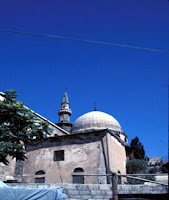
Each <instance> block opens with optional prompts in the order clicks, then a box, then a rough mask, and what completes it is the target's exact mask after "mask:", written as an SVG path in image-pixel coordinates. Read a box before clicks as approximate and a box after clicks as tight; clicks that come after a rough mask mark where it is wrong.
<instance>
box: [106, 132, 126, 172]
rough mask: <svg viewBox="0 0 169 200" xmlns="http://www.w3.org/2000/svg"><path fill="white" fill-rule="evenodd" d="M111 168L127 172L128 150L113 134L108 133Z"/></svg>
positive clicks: (114, 170) (115, 170)
mask: <svg viewBox="0 0 169 200" xmlns="http://www.w3.org/2000/svg"><path fill="white" fill-rule="evenodd" d="M107 136H108V145H109V157H110V169H111V170H112V171H113V172H118V171H120V173H121V174H126V151H125V147H124V146H123V145H122V144H121V143H120V142H119V141H118V140H117V139H116V138H115V137H113V136H112V135H110V134H108V135H107Z"/></svg>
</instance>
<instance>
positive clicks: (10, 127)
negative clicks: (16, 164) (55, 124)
mask: <svg viewBox="0 0 169 200" xmlns="http://www.w3.org/2000/svg"><path fill="white" fill-rule="evenodd" d="M16 97H17V94H16V92H15V91H14V90H8V91H6V92H5V95H4V99H3V100H0V162H2V163H4V164H6V165H7V164H8V160H7V156H11V157H12V158H16V159H17V160H24V159H25V158H26V150H25V144H27V143H30V142H31V141H32V140H34V139H35V138H37V139H44V138H46V137H47V135H46V133H48V132H49V131H50V129H49V127H48V124H47V123H46V122H44V121H42V120H40V119H39V118H38V117H37V116H36V115H35V113H34V112H33V111H31V110H29V109H28V108H26V107H25V106H24V104H23V103H21V102H19V101H17V100H16Z"/></svg>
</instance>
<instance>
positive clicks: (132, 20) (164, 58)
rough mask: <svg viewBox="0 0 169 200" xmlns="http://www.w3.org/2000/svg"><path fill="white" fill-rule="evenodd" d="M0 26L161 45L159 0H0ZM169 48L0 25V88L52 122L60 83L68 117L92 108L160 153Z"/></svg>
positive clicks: (163, 25) (167, 19)
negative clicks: (110, 44) (37, 35)
mask: <svg viewBox="0 0 169 200" xmlns="http://www.w3.org/2000/svg"><path fill="white" fill-rule="evenodd" d="M0 29H10V30H19V31H25V32H34V33H44V34H54V35H61V36H65V37H75V38H82V39H88V40H99V41H105V42H112V43H120V44H127V45H133V46H140V47H149V48H156V49H163V50H169V2H168V1H167V0H137V1H135V0H128V1H126V0H118V1H116V0H104V1H103V0H92V1H91V0H90V1H89V0H74V1H73V0H69V1H64V0H63V1H58V0H51V1H46V0H41V1H40V0H37V1H33V0H30V1H23V0H22V1H21V0H18V1H8V0H6V1H2V0H0ZM168 64H169V54H166V53H157V52H148V51H144V50H135V49H128V48H120V47H112V46H106V45H98V44H90V43H84V42H75V41H67V40H58V39H52V38H45V37H35V36H26V35H15V34H10V33H2V32H0V67H1V78H0V90H1V91H5V90H7V89H15V90H16V91H17V93H18V94H19V97H18V99H19V100H20V101H22V102H23V103H25V105H26V106H28V107H30V108H31V109H33V110H34V111H36V112H38V113H39V114H41V115H43V116H44V117H46V118H48V119H49V120H51V121H52V122H54V123H55V122H58V116H57V110H58V109H59V108H60V101H61V99H62V96H63V93H64V90H65V88H67V91H68V95H69V100H70V107H71V109H72V111H73V114H72V116H71V121H72V122H74V121H75V120H76V119H77V117H79V116H80V115H82V114H84V113H86V112H89V111H92V110H93V108H94V102H95V101H96V102H97V109H98V110H100V111H103V112H106V113H108V114H110V115H112V116H114V117H115V118H116V119H117V120H118V121H119V123H120V124H121V126H122V129H123V131H124V132H125V133H126V134H127V135H128V137H129V141H130V140H131V139H132V138H134V137H135V136H138V137H139V138H140V141H141V142H142V143H143V145H144V147H145V150H146V154H147V156H150V157H151V156H167V148H168V128H167V127H168V117H167V114H168V99H167V95H168V94H167V87H165V86H164V85H167V84H168Z"/></svg>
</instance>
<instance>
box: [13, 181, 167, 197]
mask: <svg viewBox="0 0 169 200" xmlns="http://www.w3.org/2000/svg"><path fill="white" fill-rule="evenodd" d="M10 186H12V187H24V188H25V187H26V188H51V187H52V188H53V187H54V188H62V189H63V192H64V193H65V194H67V195H68V198H69V199H71V198H72V199H81V200H82V199H110V198H112V187H111V185H104V184H99V185H98V184H94V185H92V184H85V185H82V184H81V185H80V184H10ZM118 193H119V195H124V194H126V195H128V194H133V195H134V194H147V195H148V194H156V195H158V194H167V187H166V186H160V185H156V186H154V185H153V186H150V185H118Z"/></svg>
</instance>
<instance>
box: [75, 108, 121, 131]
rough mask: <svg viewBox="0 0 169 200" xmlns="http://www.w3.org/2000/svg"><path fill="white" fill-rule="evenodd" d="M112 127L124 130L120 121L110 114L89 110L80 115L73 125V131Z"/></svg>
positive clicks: (115, 129)
mask: <svg viewBox="0 0 169 200" xmlns="http://www.w3.org/2000/svg"><path fill="white" fill-rule="evenodd" d="M107 128H108V129H110V130H113V131H119V132H122V129H121V126H120V124H119V122H118V121H117V120H116V119H115V118H114V117H112V116H111V115H109V114H106V113H104V112H100V111H92V112H88V113H86V114H84V115H82V116H80V117H79V118H78V119H77V120H76V121H75V123H74V124H73V126H72V133H84V132H88V131H95V130H103V129H107Z"/></svg>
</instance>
